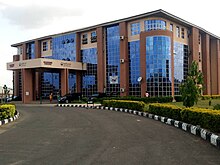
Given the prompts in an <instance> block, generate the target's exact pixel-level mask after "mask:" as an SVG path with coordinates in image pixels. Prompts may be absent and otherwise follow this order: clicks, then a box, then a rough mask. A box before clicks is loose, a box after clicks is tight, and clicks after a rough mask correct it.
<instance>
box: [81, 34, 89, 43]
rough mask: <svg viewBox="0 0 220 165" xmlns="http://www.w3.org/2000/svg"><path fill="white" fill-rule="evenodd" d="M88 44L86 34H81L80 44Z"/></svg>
mask: <svg viewBox="0 0 220 165" xmlns="http://www.w3.org/2000/svg"><path fill="white" fill-rule="evenodd" d="M87 43H88V35H87V34H83V35H82V44H87Z"/></svg>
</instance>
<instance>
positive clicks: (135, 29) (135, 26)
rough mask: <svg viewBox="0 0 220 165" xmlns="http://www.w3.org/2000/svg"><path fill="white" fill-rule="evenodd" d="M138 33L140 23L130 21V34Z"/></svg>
mask: <svg viewBox="0 0 220 165" xmlns="http://www.w3.org/2000/svg"><path fill="white" fill-rule="evenodd" d="M137 34H140V23H139V22H137V23H132V24H131V35H132V36H133V35H137Z"/></svg>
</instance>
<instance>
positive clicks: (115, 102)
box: [102, 100, 145, 111]
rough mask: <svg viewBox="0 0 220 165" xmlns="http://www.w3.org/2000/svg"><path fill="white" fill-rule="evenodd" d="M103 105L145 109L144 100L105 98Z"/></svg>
mask: <svg viewBox="0 0 220 165" xmlns="http://www.w3.org/2000/svg"><path fill="white" fill-rule="evenodd" d="M102 105H103V106H105V107H114V108H125V109H133V110H139V111H143V109H144V106H145V104H144V102H141V101H130V100H103V102H102Z"/></svg>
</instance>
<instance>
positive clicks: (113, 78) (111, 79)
mask: <svg viewBox="0 0 220 165" xmlns="http://www.w3.org/2000/svg"><path fill="white" fill-rule="evenodd" d="M109 82H110V84H118V76H109Z"/></svg>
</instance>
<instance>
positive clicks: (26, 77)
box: [22, 69, 34, 104]
mask: <svg viewBox="0 0 220 165" xmlns="http://www.w3.org/2000/svg"><path fill="white" fill-rule="evenodd" d="M22 76H23V79H22V101H23V103H24V104H26V103H30V102H31V101H33V82H34V76H33V71H32V70H31V69H22Z"/></svg>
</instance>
